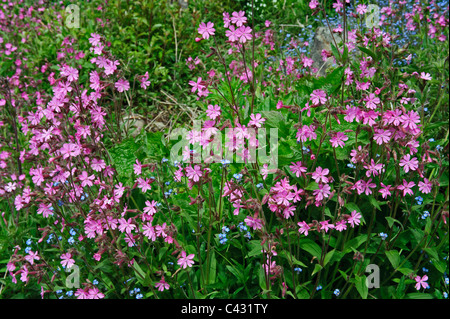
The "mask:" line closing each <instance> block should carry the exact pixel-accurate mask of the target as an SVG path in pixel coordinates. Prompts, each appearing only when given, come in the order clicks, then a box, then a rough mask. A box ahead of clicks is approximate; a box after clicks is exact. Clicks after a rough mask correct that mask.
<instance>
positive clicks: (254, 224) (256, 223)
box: [244, 216, 263, 230]
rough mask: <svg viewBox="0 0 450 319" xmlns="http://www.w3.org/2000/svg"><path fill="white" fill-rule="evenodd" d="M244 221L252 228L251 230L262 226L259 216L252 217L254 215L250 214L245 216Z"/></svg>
mask: <svg viewBox="0 0 450 319" xmlns="http://www.w3.org/2000/svg"><path fill="white" fill-rule="evenodd" d="M244 222H245V224H246V225H247V226H248V227H251V228H253V230H256V229H261V228H262V227H263V226H262V222H261V219H259V218H254V217H252V216H247V217H246V218H245V219H244Z"/></svg>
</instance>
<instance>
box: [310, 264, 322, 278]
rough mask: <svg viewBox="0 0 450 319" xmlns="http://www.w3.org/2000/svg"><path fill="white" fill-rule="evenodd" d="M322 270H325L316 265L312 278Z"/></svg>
mask: <svg viewBox="0 0 450 319" xmlns="http://www.w3.org/2000/svg"><path fill="white" fill-rule="evenodd" d="M322 268H323V267H322V266H321V265H319V264H316V265H315V266H314V270H313V272H312V274H311V276H314V275H315V274H316V273H318V272H319V271H321V270H322Z"/></svg>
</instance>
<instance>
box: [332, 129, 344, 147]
mask: <svg viewBox="0 0 450 319" xmlns="http://www.w3.org/2000/svg"><path fill="white" fill-rule="evenodd" d="M347 140H348V136H347V135H345V134H344V133H342V132H337V133H336V134H335V135H334V136H333V137H332V138H330V142H331V146H333V147H338V146H340V147H341V148H343V147H344V146H345V143H344V142H345V141H347Z"/></svg>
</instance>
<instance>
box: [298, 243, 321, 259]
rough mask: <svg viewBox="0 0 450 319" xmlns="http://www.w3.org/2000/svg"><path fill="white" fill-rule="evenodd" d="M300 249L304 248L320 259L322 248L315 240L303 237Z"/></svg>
mask: <svg viewBox="0 0 450 319" xmlns="http://www.w3.org/2000/svg"><path fill="white" fill-rule="evenodd" d="M299 246H300V249H303V250H304V251H307V252H308V253H310V254H311V255H313V256H314V257H316V258H317V259H320V256H321V255H322V248H320V246H319V245H318V244H316V243H315V242H313V241H312V240H311V239H308V238H303V239H301V240H300V244H299Z"/></svg>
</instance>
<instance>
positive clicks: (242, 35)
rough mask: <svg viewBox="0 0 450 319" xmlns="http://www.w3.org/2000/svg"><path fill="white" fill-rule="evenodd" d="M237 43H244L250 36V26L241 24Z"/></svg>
mask: <svg viewBox="0 0 450 319" xmlns="http://www.w3.org/2000/svg"><path fill="white" fill-rule="evenodd" d="M238 31H239V43H245V42H247V40H250V39H251V38H252V28H250V27H246V26H244V25H243V26H241V27H240V28H239V29H238Z"/></svg>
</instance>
